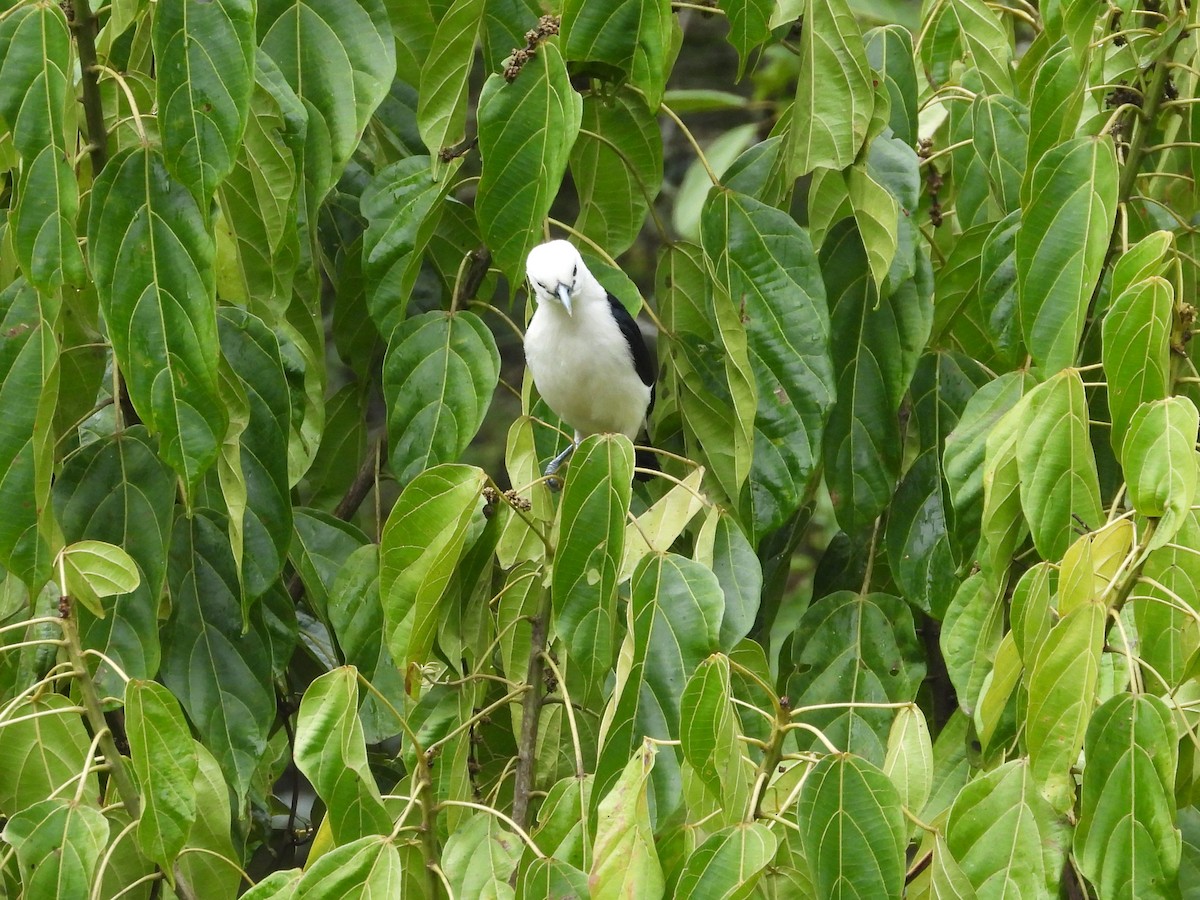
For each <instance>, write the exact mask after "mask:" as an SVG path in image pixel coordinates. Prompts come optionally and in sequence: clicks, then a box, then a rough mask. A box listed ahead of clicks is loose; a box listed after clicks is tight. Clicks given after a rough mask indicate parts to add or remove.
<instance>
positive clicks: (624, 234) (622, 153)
mask: <svg viewBox="0 0 1200 900" xmlns="http://www.w3.org/2000/svg"><path fill="white" fill-rule="evenodd" d="M571 176H572V178H573V180H574V182H575V190H576V191H578V193H579V218H578V219H576V220H575V228H576V229H577V230H578V231H579V232H580V233H582V234H585V235H587V236H588V237H590V238H591V239H592V240H594V241H595V242H596V243H598V244H599V245H600V246H601V247H604V248H605V249H606V250H607V251H608V252H609V253H611V254H612V255H614V256H616V255H617V254H620V253H624V252H625V251H626V250H627V249H629V246H630V245H631V244H632V243H633V242H634V239H635V238H636V237H637V236H638V232H639V231H641V229H642V224H643V223H644V222H645V221H646V214H647V212H648V211H649V209H650V204H651V203H653V202H654V200H655V198H656V197H657V196H658V191H659V188H660V187H661V186H662V180H663V146H662V135H661V134H660V133H659V129H658V122H657V121H656V120H655V118H654V116H653V115H652V113H651V111H650V110H649V109H648V108H647V106H646V103H645V101H644V100H643V99H642V98H641V97H638V96H637V95H636V94H633V93H631V92H629V91H621V92H619V93H618V94H617V95H616V96H615V97H601V96H599V95H596V94H591V95H589V96H587V97H585V98H584V100H583V118H582V121H581V127H580V131H579V137H577V138H576V139H575V144H574V146H573V147H572V148H571Z"/></svg>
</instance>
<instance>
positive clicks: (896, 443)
mask: <svg viewBox="0 0 1200 900" xmlns="http://www.w3.org/2000/svg"><path fill="white" fill-rule="evenodd" d="M862 241H863V239H862V238H861V237H860V236H859V232H858V230H857V229H856V228H855V227H854V226H853V225H852V224H851V223H849V222H845V223H841V224H839V225H837V226H835V227H834V229H833V231H832V232H830V234H829V236H828V237H827V238H826V240H825V243H824V244H823V245H822V246H821V272H822V275H823V276H824V279H825V290H826V292H827V294H828V297H829V309H830V320H831V323H832V328H831V331H832V335H833V339H832V340H831V342H830V350H831V353H832V356H833V369H834V374H835V376H836V378H837V402H836V403H835V404H834V407H833V411H832V413H831V414H830V417H829V427H828V428H827V430H826V434H825V447H824V461H825V479H826V483H827V484H828V485H829V491H830V496H831V498H832V499H833V504H834V509H835V510H836V512H837V516H838V524H839V525H841V526H842V530H844V531H846V532H847V533H850V534H855V533H858V532H859V531H860V530H861V529H862V528H864V527H866V526H868V525H869V524H870V523H871V522H873V521H874V520H875V517H876V516H878V515H879V513H880V512H882V511H883V508H884V507H885V506H886V505H887V503H888V500H889V499H890V498H891V496H892V492H893V491H894V490H895V487H896V481H897V479H898V477H899V474H900V463H901V457H902V451H903V441H902V439H901V433H900V421H899V415H898V414H899V411H900V403H901V402H902V400H903V399H904V395H905V393H906V391H907V390H908V385H909V381H910V380H911V379H912V376H913V371H914V369H915V368H916V363H917V359H918V358H919V356H920V354H921V351H922V350H923V349H924V346H925V342H926V340H927V339H928V337H929V329H930V324H931V319H932V315H931V313H932V306H931V304H930V302H929V301H930V299H931V295H930V294H929V293H928V292H923V291H922V290H921V289H920V288H917V287H916V286H915V285H914V284H913V282H906V283H905V286H904V287H903V288H902V289H900V290H896V291H893V292H892V293H891V294H890V295H889V296H887V297H881V296H880V295H879V293H878V291H877V290H876V288H875V286H874V284H872V282H871V280H870V278H869V277H868V267H867V255H866V253H865V251H864V247H863V242H862ZM925 271H926V273H927V272H928V270H927V269H926V270H925ZM922 294H924V296H922Z"/></svg>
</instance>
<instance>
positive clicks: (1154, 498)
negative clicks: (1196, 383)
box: [1121, 397, 1200, 550]
mask: <svg viewBox="0 0 1200 900" xmlns="http://www.w3.org/2000/svg"><path fill="white" fill-rule="evenodd" d="M1198 429H1200V412H1197V410H1196V406H1195V404H1194V403H1192V401H1191V400H1189V399H1188V398H1187V397H1168V398H1167V399H1166V400H1155V401H1152V402H1148V403H1143V404H1142V405H1141V406H1139V407H1138V408H1137V410H1136V411H1135V412H1134V414H1133V418H1132V419H1131V420H1130V422H1129V431H1128V432H1126V434H1125V440H1124V442H1123V444H1122V446H1121V466H1122V468H1124V470H1125V479H1126V483H1127V484H1128V486H1129V502H1130V503H1131V504H1132V505H1133V508H1134V509H1135V510H1136V511H1137V512H1138V513H1140V514H1141V515H1143V516H1150V517H1155V518H1158V527H1157V528H1156V529H1155V530H1154V536H1153V537H1152V538H1151V540H1150V543H1149V549H1151V550H1153V549H1154V548H1156V547H1161V546H1163V545H1164V544H1166V543H1167V542H1168V541H1170V540H1172V539H1173V538H1174V537H1175V534H1176V532H1177V531H1179V529H1180V527H1181V526H1182V525H1183V522H1184V520H1185V519H1186V518H1187V516H1188V514H1189V513H1190V511H1191V509H1192V503H1193V501H1194V500H1195V497H1196V475H1197V473H1196V466H1197V459H1196V434H1197V430H1198Z"/></svg>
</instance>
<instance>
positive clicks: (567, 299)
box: [558, 284, 571, 316]
mask: <svg viewBox="0 0 1200 900" xmlns="http://www.w3.org/2000/svg"><path fill="white" fill-rule="evenodd" d="M558 299H559V300H560V301H562V305H563V309H565V310H566V311H567V315H568V316H569V315H571V292H570V291H569V290H567V286H566V285H565V284H560V285H559V286H558Z"/></svg>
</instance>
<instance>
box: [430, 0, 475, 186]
mask: <svg viewBox="0 0 1200 900" xmlns="http://www.w3.org/2000/svg"><path fill="white" fill-rule="evenodd" d="M484 5H485V4H484V0H455V2H454V3H452V4H450V7H449V8H448V9H447V10H446V12H445V13H444V14H443V15H442V17H441V19H440V20H439V22H438V26H437V31H435V32H434V35H433V42H432V45H431V47H430V49H431V51H432V52H431V53H430V54H429V56H427V57H426V58H425V62H424V64H422V66H421V83H420V85H419V89H418V91H417V125H418V126H419V127H420V129H421V139H422V140H423V141H424V142H425V146H426V147H427V148H428V149H429V153H430V155H431V156H432V157H433V158H434V160H435V162H434V169H435V171H436V170H437V168H438V163H437V160H438V154H439V153H440V152H441V150H442V148H444V147H449V146H452V145H454V144H457V143H458V142H459V141H461V140H462V139H463V135H464V133H465V131H466V127H467V79H468V77H469V76H470V74H471V63H473V62H474V61H475V39H476V37H477V36H478V34H479V26H480V22H481V20H482V19H483V9H484Z"/></svg>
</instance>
